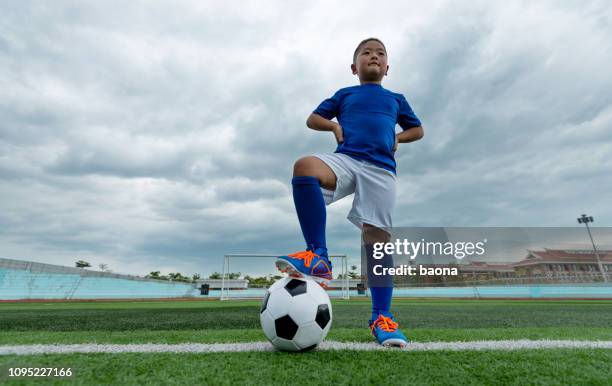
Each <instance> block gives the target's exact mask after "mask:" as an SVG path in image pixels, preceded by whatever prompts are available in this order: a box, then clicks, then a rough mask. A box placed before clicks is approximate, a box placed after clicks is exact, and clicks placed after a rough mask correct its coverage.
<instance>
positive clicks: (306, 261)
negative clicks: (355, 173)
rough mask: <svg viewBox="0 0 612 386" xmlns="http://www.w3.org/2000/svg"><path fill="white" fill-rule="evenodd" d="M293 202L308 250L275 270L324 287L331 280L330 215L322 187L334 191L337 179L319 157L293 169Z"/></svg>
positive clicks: (287, 258) (284, 260)
mask: <svg viewBox="0 0 612 386" xmlns="http://www.w3.org/2000/svg"><path fill="white" fill-rule="evenodd" d="M291 185H292V187H293V201H294V203H295V210H296V212H297V216H298V220H299V222H300V227H301V228H302V234H303V235H304V240H305V241H306V250H305V251H302V252H297V253H293V254H289V255H284V256H279V257H278V259H277V260H276V266H277V267H278V269H279V270H280V271H281V272H287V273H289V275H292V276H305V275H306V276H311V277H312V278H313V279H314V280H315V281H317V282H318V283H319V284H321V285H323V286H327V284H328V283H329V281H330V280H331V279H332V266H331V263H330V261H329V258H328V254H327V244H326V241H325V223H326V220H327V211H326V209H325V200H324V199H323V193H322V192H321V186H323V187H324V188H326V189H330V190H333V189H335V187H336V175H335V174H334V172H333V171H332V170H331V168H330V167H329V166H327V164H325V162H323V161H321V160H320V159H319V158H317V157H304V158H301V159H299V160H298V161H297V162H296V163H295V165H294V169H293V179H292V181H291Z"/></svg>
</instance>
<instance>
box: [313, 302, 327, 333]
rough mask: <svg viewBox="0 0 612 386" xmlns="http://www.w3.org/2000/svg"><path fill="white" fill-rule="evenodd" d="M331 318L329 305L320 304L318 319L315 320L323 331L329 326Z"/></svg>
mask: <svg viewBox="0 0 612 386" xmlns="http://www.w3.org/2000/svg"><path fill="white" fill-rule="evenodd" d="M330 319H331V316H330V315H329V307H328V306H327V304H319V307H317V317H316V318H315V322H317V324H318V325H319V327H321V329H323V328H325V327H326V326H327V323H329V320H330Z"/></svg>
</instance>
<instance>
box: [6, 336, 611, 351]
mask: <svg viewBox="0 0 612 386" xmlns="http://www.w3.org/2000/svg"><path fill="white" fill-rule="evenodd" d="M560 348H586V349H612V341H582V340H496V341H476V342H426V343H416V342H414V343H410V344H409V345H408V347H407V348H405V349H403V350H400V349H389V348H385V347H382V346H380V345H379V344H377V343H374V342H371V343H356V342H334V341H325V342H323V343H321V344H320V345H319V347H318V348H317V350H320V351H334V350H357V351H372V350H396V351H443V350H450V351H464V350H472V351H473V350H537V349H560ZM245 351H274V348H273V347H272V345H271V344H270V343H268V342H250V343H213V344H204V343H182V344H151V343H147V344H33V345H14V346H11V345H4V346H2V345H0V355H10V354H16V355H34V354H70V353H113V354H114V353H214V352H245Z"/></svg>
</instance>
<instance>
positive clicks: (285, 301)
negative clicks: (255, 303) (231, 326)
mask: <svg viewBox="0 0 612 386" xmlns="http://www.w3.org/2000/svg"><path fill="white" fill-rule="evenodd" d="M259 318H260V321H261V327H262V328H263V331H264V334H265V335H266V337H267V338H268V340H269V341H270V342H272V345H274V347H276V348H277V349H279V350H283V351H308V350H312V349H314V348H315V347H317V345H318V344H319V343H321V342H322V341H323V339H325V336H327V333H328V332H329V329H330V328H331V324H332V308H331V302H330V301H329V296H328V295H327V293H326V292H325V290H323V288H321V286H320V285H319V284H317V283H316V282H315V281H314V280H312V279H297V278H293V277H286V278H283V279H281V280H278V281H277V282H276V283H274V284H273V285H272V286H271V287H270V288H269V289H268V291H267V292H266V295H265V297H264V300H263V303H262V304H261V312H260V314H259Z"/></svg>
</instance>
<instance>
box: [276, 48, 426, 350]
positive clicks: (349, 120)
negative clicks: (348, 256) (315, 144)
mask: <svg viewBox="0 0 612 386" xmlns="http://www.w3.org/2000/svg"><path fill="white" fill-rule="evenodd" d="M388 69H389V66H388V65H387V50H386V48H385V45H384V44H383V42H382V41H380V40H379V39H376V38H368V39H365V40H363V41H362V42H360V43H359V45H358V46H357V49H356V50H355V53H354V54H353V64H352V65H351V70H352V72H353V74H354V75H357V76H358V77H359V83H360V85H359V86H353V87H347V88H343V89H340V90H338V91H337V92H336V93H335V94H334V95H333V96H332V97H331V98H329V99H326V100H325V101H323V102H322V103H321V104H320V105H319V107H317V108H316V109H315V110H314V111H313V113H312V114H311V115H310V116H309V117H308V120H307V122H306V125H307V126H308V127H309V128H311V129H313V130H318V131H331V132H333V133H334V136H335V137H336V141H337V143H338V147H337V148H336V151H335V152H334V153H333V154H323V155H315V156H309V157H304V158H301V159H299V160H298V161H297V162H296V163H295V165H294V169H293V179H292V181H291V183H292V185H293V200H294V202H295V208H296V211H297V215H298V219H299V222H300V226H301V229H302V233H303V234H304V239H305V240H306V244H307V249H306V251H303V252H298V253H294V254H290V255H286V256H279V257H278V258H277V260H276V266H277V267H278V269H279V270H280V271H281V272H286V273H288V274H289V275H292V276H298V277H302V276H304V275H307V276H311V277H312V278H313V279H314V280H315V281H317V282H318V283H319V284H321V285H322V286H327V284H328V283H329V281H330V280H331V279H332V266H331V263H330V261H329V258H328V254H327V246H326V242H325V221H326V209H325V206H326V205H329V204H331V203H332V202H335V201H338V200H340V199H341V198H343V197H345V196H347V195H349V194H352V193H355V197H354V199H353V208H352V209H351V211H350V213H349V214H348V217H347V218H348V219H349V220H350V221H351V222H352V223H353V224H355V225H356V226H357V227H358V228H360V229H361V230H362V240H363V246H364V247H365V251H366V256H367V265H368V281H369V286H370V292H371V294H372V318H371V320H370V322H369V325H370V330H371V331H372V334H373V335H374V337H375V338H376V340H377V341H378V342H379V343H380V344H382V345H384V346H399V347H405V346H406V345H407V342H408V341H407V339H406V337H405V336H404V334H402V332H401V331H400V330H399V329H398V324H397V323H396V322H395V321H394V320H393V315H392V314H391V312H390V311H389V309H390V305H391V297H392V293H393V282H392V277H390V276H388V275H387V276H386V277H374V275H372V274H371V272H372V264H373V263H374V262H373V261H372V245H373V244H374V243H375V242H386V241H388V240H389V233H388V232H387V231H386V230H385V229H386V228H390V227H391V226H392V224H391V213H392V211H393V206H394V204H395V189H396V172H395V165H396V164H395V158H394V153H395V150H396V148H397V145H398V143H407V142H412V141H416V140H418V139H421V138H422V137H423V128H422V127H421V122H420V121H419V119H418V118H417V117H416V116H415V114H414V113H413V111H412V109H411V108H410V105H409V104H408V102H407V101H406V98H404V96H403V95H401V94H396V93H393V92H391V91H388V90H386V89H384V88H383V87H382V86H381V81H382V78H383V77H384V76H385V75H387V71H388ZM333 118H337V120H338V122H337V123H336V122H334V121H332V120H331V119H333ZM396 124H399V125H400V126H401V128H402V129H403V132H402V133H399V134H396V133H395V125H396ZM375 264H379V265H381V264H382V265H383V266H384V267H392V266H393V260H392V256H390V255H385V256H384V257H383V259H382V260H376V262H375Z"/></svg>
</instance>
